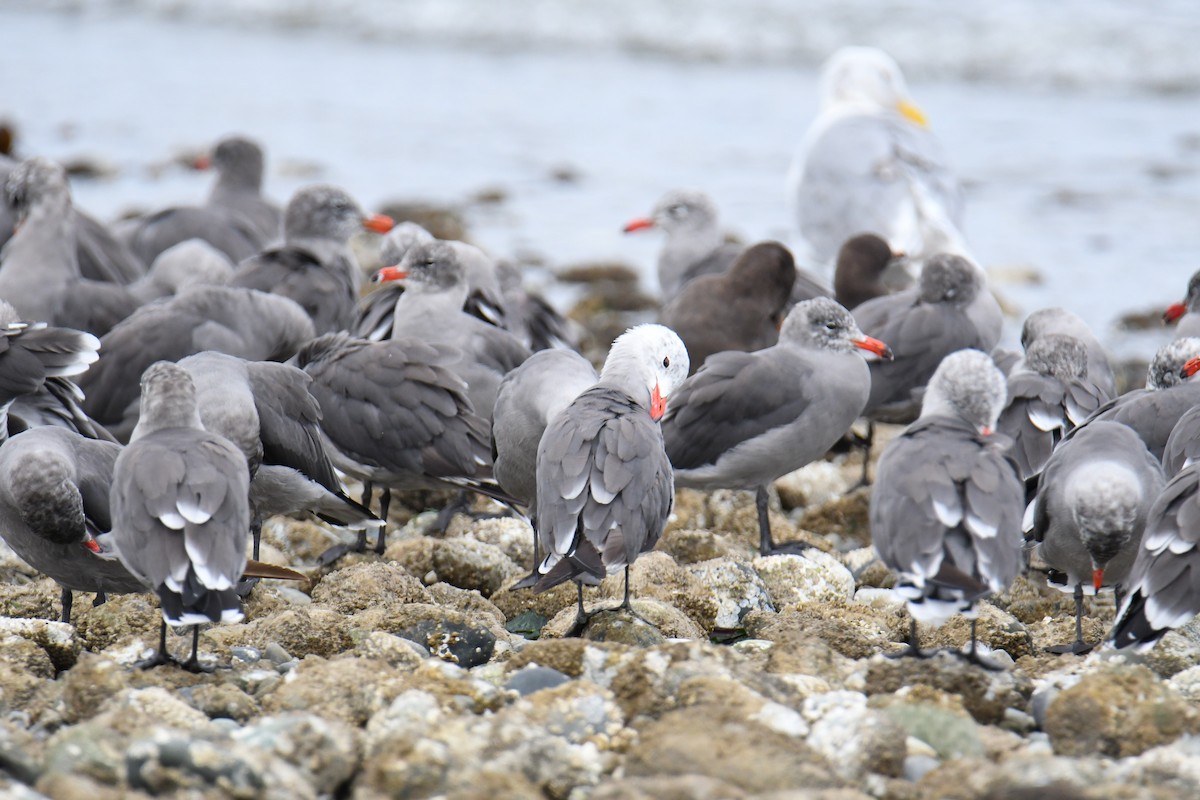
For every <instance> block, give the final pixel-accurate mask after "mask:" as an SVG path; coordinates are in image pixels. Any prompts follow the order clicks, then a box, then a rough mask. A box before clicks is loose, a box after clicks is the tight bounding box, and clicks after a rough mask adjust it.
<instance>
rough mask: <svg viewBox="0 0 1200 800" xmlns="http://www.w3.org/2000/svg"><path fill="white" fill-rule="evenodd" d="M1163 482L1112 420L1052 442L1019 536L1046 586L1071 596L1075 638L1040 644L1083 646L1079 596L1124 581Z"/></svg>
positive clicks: (1069, 649)
mask: <svg viewBox="0 0 1200 800" xmlns="http://www.w3.org/2000/svg"><path fill="white" fill-rule="evenodd" d="M1165 484H1166V480H1165V479H1164V477H1163V472H1162V467H1160V466H1159V464H1158V461H1157V460H1156V459H1155V458H1154V457H1153V456H1151V455H1150V453H1149V452H1148V451H1147V450H1146V446H1145V445H1144V444H1143V443H1142V440H1141V439H1139V438H1138V436H1137V434H1136V433H1134V432H1133V431H1132V430H1130V429H1129V428H1128V427H1126V426H1124V425H1121V424H1120V423H1117V422H1094V423H1092V424H1090V425H1088V426H1087V428H1086V429H1085V430H1081V431H1080V432H1079V434H1078V435H1076V436H1074V437H1072V438H1071V439H1068V440H1067V441H1065V442H1062V444H1060V445H1059V446H1058V447H1057V448H1055V450H1054V455H1053V456H1051V458H1050V461H1049V463H1047V464H1046V469H1045V470H1044V471H1043V472H1042V476H1041V478H1040V479H1039V481H1038V494H1037V498H1036V499H1035V500H1034V505H1033V509H1032V511H1033V516H1032V520H1031V522H1030V525H1029V529H1028V530H1027V531H1026V535H1027V538H1028V539H1029V541H1032V542H1036V543H1037V555H1038V558H1039V560H1040V561H1041V563H1042V564H1043V565H1044V566H1045V567H1046V568H1047V569H1048V572H1047V575H1048V577H1049V583H1050V585H1051V586H1055V587H1056V588H1059V589H1061V590H1062V591H1066V592H1070V591H1073V592H1074V594H1075V641H1074V642H1073V643H1070V644H1064V645H1056V646H1054V647H1049V648H1047V650H1049V651H1050V652H1052V653H1074V654H1076V655H1082V654H1084V653H1087V652H1089V651H1091V649H1092V647H1093V645H1090V644H1087V643H1085V642H1084V641H1083V621H1082V617H1083V595H1084V594H1085V593H1087V594H1094V593H1098V592H1099V591H1100V589H1101V588H1102V587H1110V586H1111V587H1115V588H1117V590H1118V591H1119V587H1120V586H1122V585H1124V583H1125V581H1126V579H1127V578H1128V576H1129V569H1130V567H1131V566H1132V565H1133V560H1134V556H1135V555H1136V553H1137V549H1138V545H1139V544H1140V543H1141V540H1142V531H1143V529H1144V528H1145V526H1146V514H1147V513H1148V512H1149V510H1150V504H1151V503H1153V502H1154V499H1155V498H1156V497H1158V495H1159V493H1160V492H1162V490H1163V486H1164V485H1165ZM1118 600H1119V598H1118Z"/></svg>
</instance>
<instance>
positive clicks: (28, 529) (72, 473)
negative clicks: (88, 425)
mask: <svg viewBox="0 0 1200 800" xmlns="http://www.w3.org/2000/svg"><path fill="white" fill-rule="evenodd" d="M120 452H121V446H120V445H118V444H116V443H115V442H102V441H95V440H93V439H88V438H85V437H83V436H80V435H79V434H78V433H75V432H74V431H70V430H66V429H65V428H33V429H31V430H28V431H25V432H24V433H21V434H18V435H16V436H14V437H12V438H11V439H9V440H8V441H7V442H5V443H4V445H3V446H2V447H0V536H3V537H4V540H5V541H6V542H8V544H9V546H10V547H12V549H13V551H15V552H16V554H17V555H18V556H20V557H21V560H22V561H24V562H25V563H26V564H28V565H29V566H31V567H33V568H34V569H36V570H37V571H39V572H42V573H44V574H46V575H49V576H50V577H51V578H53V579H54V580H55V581H56V582H57V583H58V585H59V586H61V587H62V621H63V622H70V621H71V603H72V597H73V595H72V593H73V592H95V593H96V605H99V604H100V603H103V602H104V600H105V595H106V594H107V593H109V592H112V593H114V594H125V593H131V592H142V591H145V586H143V585H142V581H141V580H139V579H138V578H135V577H134V576H133V575H131V574H130V573H129V570H127V569H125V567H124V565H122V564H121V562H120V561H118V560H117V558H116V556H115V555H114V554H113V553H112V552H111V549H112V548H111V543H106V544H101V540H102V539H103V538H104V534H106V533H108V531H109V529H110V528H111V527H112V517H111V515H110V513H109V495H108V492H109V487H110V486H112V480H113V464H114V463H115V462H116V460H117V455H118V454H119V453H120Z"/></svg>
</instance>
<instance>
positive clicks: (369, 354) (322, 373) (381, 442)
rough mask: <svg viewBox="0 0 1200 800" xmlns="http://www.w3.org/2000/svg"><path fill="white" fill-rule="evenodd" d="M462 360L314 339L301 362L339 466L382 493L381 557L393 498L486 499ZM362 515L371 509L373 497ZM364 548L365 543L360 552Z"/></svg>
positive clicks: (484, 448)
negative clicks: (395, 492) (420, 493)
mask: <svg viewBox="0 0 1200 800" xmlns="http://www.w3.org/2000/svg"><path fill="white" fill-rule="evenodd" d="M460 358H461V353H460V352H459V351H458V350H456V349H455V348H453V347H448V346H446V345H440V344H430V343H428V342H425V341H422V340H420V339H413V338H409V337H402V338H396V339H389V340H388V341H386V342H368V341H366V340H364V339H354V338H352V337H350V336H349V335H347V334H344V333H342V334H326V335H325V336H321V337H319V338H317V339H314V340H313V341H312V342H310V343H309V344H307V345H305V346H304V348H302V349H301V351H300V353H299V354H298V355H297V364H298V366H300V367H302V368H303V369H304V371H305V372H307V373H308V374H309V375H310V376H311V377H312V380H313V382H312V385H311V386H310V387H309V388H310V391H311V392H312V395H313V397H315V398H316V399H317V402H318V404H319V405H320V407H321V410H322V412H323V419H322V421H321V434H322V443H323V444H324V446H325V450H326V452H328V453H329V457H330V458H331V459H332V461H333V463H334V465H335V466H337V468H338V469H340V470H342V471H343V472H345V473H347V474H349V475H352V476H354V477H356V478H358V479H359V480H362V481H364V482H368V483H370V484H379V485H381V486H383V487H384V491H383V495H382V497H381V500H380V508H381V513H380V514H379V518H380V519H382V520H383V521H384V527H382V528H380V531H379V538H378V539H377V540H376V542H375V551H376V552H377V553H382V552H383V550H384V547H385V544H386V539H385V534H386V531H387V528H386V523H387V515H388V505H389V503H390V501H391V494H390V490H392V489H423V488H446V487H447V486H449V485H454V486H459V487H464V488H471V489H480V488H483V487H481V486H480V483H481V481H483V480H486V479H488V478H490V477H491V473H490V463H489V462H490V458H491V442H490V437H489V435H488V426H487V422H486V421H485V420H484V419H483V418H481V417H480V416H478V415H477V414H476V413H475V411H474V408H473V406H472V405H471V401H470V399H469V398H468V397H467V387H466V384H464V383H463V381H462V378H460V377H459V376H458V375H457V374H456V373H455V372H454V371H453V369H454V367H455V365H456V362H457V361H458V360H459V359H460ZM485 491H486V489H485ZM363 505H364V506H368V507H369V506H370V497H369V495H368V496H364V498H363ZM364 545H365V534H364V535H362V536H360V538H359V549H362V548H363V546H364Z"/></svg>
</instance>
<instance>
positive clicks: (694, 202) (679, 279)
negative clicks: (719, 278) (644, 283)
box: [625, 189, 742, 299]
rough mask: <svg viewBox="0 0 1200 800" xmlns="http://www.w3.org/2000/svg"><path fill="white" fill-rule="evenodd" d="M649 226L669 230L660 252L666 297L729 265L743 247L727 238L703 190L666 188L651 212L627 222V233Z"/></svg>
mask: <svg viewBox="0 0 1200 800" xmlns="http://www.w3.org/2000/svg"><path fill="white" fill-rule="evenodd" d="M650 228H658V229H660V230H662V231H663V233H665V234H666V241H664V242H663V246H662V250H661V251H660V252H659V254H658V290H659V294H660V295H661V296H662V297H663V298H664V299H670V298H672V297H674V296H675V295H676V294H677V293H678V292H679V290H680V289H681V288H683V286H684V284H686V283H687V282H688V281H690V280H692V279H693V278H698V277H699V276H701V275H712V274H719V273H722V272H724V271H725V270H727V269H729V267H730V266H731V265H732V264H733V262H734V259H736V258H737V257H738V254H739V253H741V251H742V246H741V245H740V244H735V243H733V242H727V241H725V234H724V232H722V230H721V227H720V225H719V224H718V221H717V207H716V204H715V203H713V201H712V198H711V197H709V196H708V195H707V194H706V193H704V192H702V191H698V190H693V189H676V190H674V191H670V192H667V193H666V194H665V195H663V196H662V198H661V199H660V200H659V201H658V202H657V203H656V204H655V205H654V209H653V210H652V211H651V212H650V216H648V217H639V218H637V219H633V220H630V221H629V222H628V223H626V225H625V233H633V232H635V231H642V230H648V229H650Z"/></svg>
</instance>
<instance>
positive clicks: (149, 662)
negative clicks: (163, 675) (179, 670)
mask: <svg viewBox="0 0 1200 800" xmlns="http://www.w3.org/2000/svg"><path fill="white" fill-rule="evenodd" d="M173 663H175V659H174V658H172V657H171V654H170V653H169V652H167V623H166V621H165V620H164V621H163V622H162V625H161V627H160V628H159V629H158V651H157V652H155V653H154V655H152V656H150V657H149V658H147V659H146V660H145V661H139V662H138V663H137V666H138V668H139V669H153V668H154V667H160V666H162V665H163V664H173Z"/></svg>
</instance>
